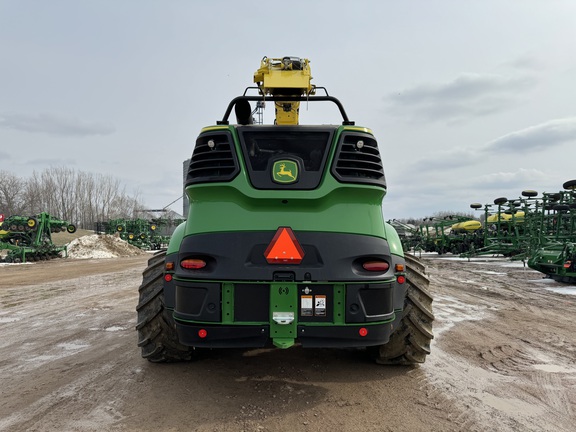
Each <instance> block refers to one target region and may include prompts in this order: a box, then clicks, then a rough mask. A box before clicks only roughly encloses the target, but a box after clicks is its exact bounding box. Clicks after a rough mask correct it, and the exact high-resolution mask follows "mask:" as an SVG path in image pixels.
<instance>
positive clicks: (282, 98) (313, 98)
mask: <svg viewBox="0 0 576 432" xmlns="http://www.w3.org/2000/svg"><path fill="white" fill-rule="evenodd" d="M239 101H248V102H258V101H264V102H266V101H272V102H312V101H317V102H333V103H335V104H336V106H337V107H338V109H339V110H340V114H341V115H342V119H343V120H342V124H343V125H354V122H353V121H351V120H348V115H347V114H346V111H345V110H344V106H343V105H342V103H341V102H340V101H339V100H338V99H337V98H335V97H334V96H266V97H263V96H246V95H243V96H238V97H235V98H234V99H232V100H231V101H230V103H229V104H228V108H227V109H226V112H225V113H224V117H222V120H218V121H217V122H216V124H219V125H227V124H230V123H229V121H228V118H229V117H230V113H231V112H232V109H233V108H234V105H236V103H238V102H239Z"/></svg>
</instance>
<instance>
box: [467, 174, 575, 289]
mask: <svg viewBox="0 0 576 432" xmlns="http://www.w3.org/2000/svg"><path fill="white" fill-rule="evenodd" d="M563 187H564V191H560V192H554V193H543V194H542V197H540V198H538V193H537V192H536V191H534V190H525V191H523V192H522V196H521V197H519V198H517V199H510V200H509V199H507V198H503V197H502V198H497V199H495V200H494V205H492V204H486V205H484V206H482V204H479V203H474V204H471V205H470V207H472V208H474V209H476V210H479V209H482V208H484V229H483V233H484V234H483V244H482V247H479V248H474V249H470V250H468V251H467V252H465V253H463V254H462V255H463V256H467V257H471V256H476V255H503V256H507V257H510V258H512V259H522V260H527V263H528V266H529V267H531V268H532V269H534V270H537V271H540V272H542V273H544V274H546V275H547V276H549V277H550V278H553V279H555V280H558V281H563V282H576V264H575V263H576V180H570V181H567V182H565V183H564V185H563Z"/></svg>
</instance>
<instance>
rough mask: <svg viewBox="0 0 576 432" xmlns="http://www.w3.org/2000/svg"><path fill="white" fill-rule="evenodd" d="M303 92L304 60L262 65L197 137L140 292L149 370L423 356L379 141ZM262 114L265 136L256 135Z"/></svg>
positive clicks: (415, 279) (426, 301)
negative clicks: (275, 359) (251, 355)
mask: <svg viewBox="0 0 576 432" xmlns="http://www.w3.org/2000/svg"><path fill="white" fill-rule="evenodd" d="M311 79H312V77H311V74H310V63H309V61H308V60H307V59H301V58H294V57H284V58H266V57H265V58H264V59H263V60H262V62H261V66H260V68H259V69H258V70H257V71H256V73H255V74H254V82H255V83H257V87H256V88H255V90H256V91H257V92H258V94H257V95H255V96H250V95H247V93H248V92H249V89H247V91H246V92H245V93H244V94H243V95H242V96H238V97H236V98H235V99H233V100H232V101H231V102H230V104H229V105H228V108H227V110H226V112H225V114H224V117H223V118H222V120H220V121H218V122H217V124H215V125H213V126H208V127H205V128H204V129H202V131H201V132H200V135H199V137H198V138H197V140H196V146H195V148H194V152H193V154H192V158H191V161H190V166H189V169H188V174H187V178H186V194H187V195H188V198H189V201H190V207H189V213H188V218H187V221H186V222H185V223H183V224H181V225H180V226H179V227H178V228H177V229H176V231H175V232H174V234H173V236H172V239H171V241H170V244H169V246H168V249H167V250H166V251H164V252H161V253H158V254H156V255H155V256H154V257H152V258H151V259H150V261H149V264H148V267H147V268H146V270H145V271H144V273H143V281H142V285H141V286H140V300H139V304H138V306H137V311H138V324H137V330H138V334H139V342H138V345H139V346H140V347H141V349H142V356H143V357H145V358H147V359H148V360H150V361H153V362H166V361H179V360H188V359H191V358H192V356H193V354H194V349H195V348H226V347H236V348H256V347H268V346H275V347H278V348H289V347H291V346H293V345H296V344H298V345H301V346H303V347H342V348H344V347H367V348H369V350H370V351H371V352H373V353H374V356H375V359H376V361H378V362H380V363H397V364H410V363H421V362H423V361H424V360H425V358H426V355H427V354H429V352H430V341H431V339H432V337H433V335H432V321H433V319H434V316H433V313H432V296H431V295H430V293H429V292H428V283H429V281H428V278H427V277H426V275H425V272H424V266H423V265H422V264H421V263H420V262H419V261H418V260H416V259H415V258H414V257H411V256H406V257H405V256H404V253H403V250H402V245H401V243H400V239H399V237H398V235H397V233H396V231H395V230H394V229H393V228H392V226H391V225H389V224H387V223H385V222H384V220H383V216H382V211H381V210H382V207H381V205H382V199H383V198H384V195H385V194H386V187H387V186H386V181H385V177H384V170H383V167H382V161H381V158H380V153H379V150H378V145H377V142H376V138H375V137H374V135H373V134H372V132H371V130H370V129H368V128H366V127H360V126H356V125H355V124H354V122H353V121H350V120H349V119H348V116H347V114H346V112H345V110H344V108H343V106H342V104H341V103H340V101H339V100H338V99H336V98H335V97H332V96H329V95H328V93H327V91H326V90H325V89H324V88H320V87H315V86H314V85H312V84H311ZM319 92H322V93H323V95H318V94H317V93H319ZM251 102H252V103H256V107H257V108H256V109H255V110H252V107H251V105H250V103H251ZM301 102H307V103H310V105H318V103H319V102H328V103H332V104H335V105H336V107H337V108H338V110H339V112H340V115H341V117H342V118H341V124H335V125H299V105H300V103H301ZM266 104H272V105H273V106H274V109H275V121H274V124H271V125H264V124H254V119H253V116H254V114H255V113H257V110H258V109H261V108H262V107H264V106H265V105H266ZM232 110H234V111H235V113H236V117H237V124H230V123H229V120H228V119H229V116H230V114H231V113H232Z"/></svg>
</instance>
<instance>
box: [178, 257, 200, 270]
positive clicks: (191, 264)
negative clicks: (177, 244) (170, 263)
mask: <svg viewBox="0 0 576 432" xmlns="http://www.w3.org/2000/svg"><path fill="white" fill-rule="evenodd" d="M180 265H181V266H182V267H184V268H185V269H189V270H198V269H201V268H204V267H206V261H204V260H203V259H196V258H186V259H183V260H182V261H180Z"/></svg>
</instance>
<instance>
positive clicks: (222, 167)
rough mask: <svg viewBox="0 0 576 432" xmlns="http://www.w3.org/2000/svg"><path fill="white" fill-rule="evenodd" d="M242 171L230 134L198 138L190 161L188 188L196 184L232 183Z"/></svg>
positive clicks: (220, 133)
mask: <svg viewBox="0 0 576 432" xmlns="http://www.w3.org/2000/svg"><path fill="white" fill-rule="evenodd" d="M239 171H240V168H239V166H238V158H237V157H236V152H235V150H234V143H233V141H232V136H231V135H230V133H228V132H224V133H222V132H218V133H207V134H203V135H201V136H199V137H198V139H197V140H196V147H194V153H193V154H192V158H191V159H190V166H189V167H188V175H187V177H186V186H188V185H191V184H196V183H206V182H222V181H230V180H232V179H233V178H234V177H236V175H237V174H238V172H239Z"/></svg>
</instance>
